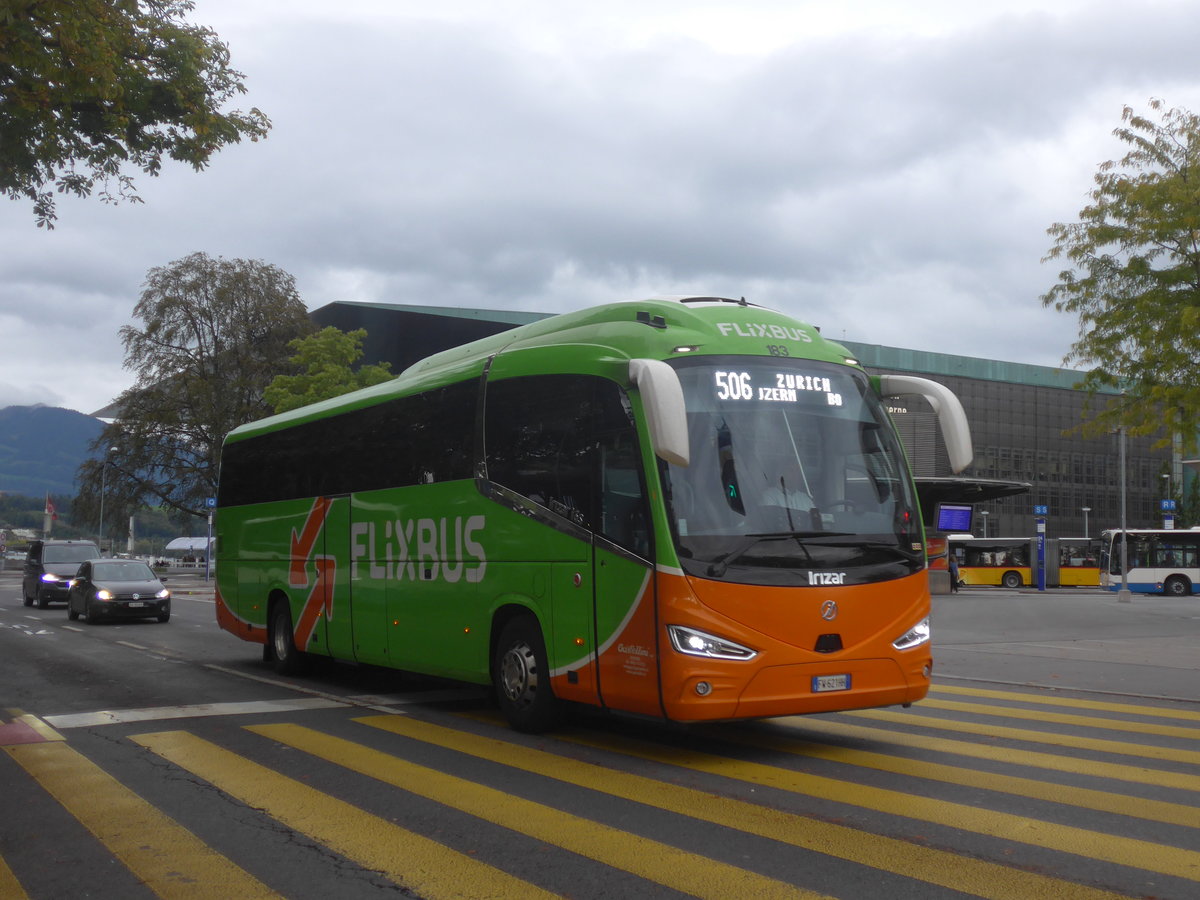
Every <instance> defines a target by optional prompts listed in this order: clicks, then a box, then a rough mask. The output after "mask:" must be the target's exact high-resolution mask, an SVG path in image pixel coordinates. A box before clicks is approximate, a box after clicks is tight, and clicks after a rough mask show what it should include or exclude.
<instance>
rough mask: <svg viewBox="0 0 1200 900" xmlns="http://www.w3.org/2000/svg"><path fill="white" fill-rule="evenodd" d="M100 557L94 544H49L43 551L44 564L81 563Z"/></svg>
mask: <svg viewBox="0 0 1200 900" xmlns="http://www.w3.org/2000/svg"><path fill="white" fill-rule="evenodd" d="M99 555H100V554H99V551H98V550H96V547H95V545H94V544H49V545H47V546H46V547H44V548H43V549H42V562H44V563H73V562H74V563H81V562H83V561H84V560H85V559H91V558H92V557H94V556H99Z"/></svg>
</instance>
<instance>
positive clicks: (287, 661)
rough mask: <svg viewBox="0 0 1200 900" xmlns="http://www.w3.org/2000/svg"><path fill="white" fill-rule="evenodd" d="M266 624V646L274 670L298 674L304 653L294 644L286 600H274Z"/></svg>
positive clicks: (282, 673)
mask: <svg viewBox="0 0 1200 900" xmlns="http://www.w3.org/2000/svg"><path fill="white" fill-rule="evenodd" d="M267 624H268V627H267V648H268V650H269V651H270V654H271V664H272V665H273V666H274V667H275V671H276V672H278V673H279V674H280V675H299V674H300V673H301V671H303V669H304V661H305V654H304V652H303V651H302V650H301V649H300V648H299V647H297V646H296V638H295V635H294V633H293V631H292V610H291V607H289V606H288V602H287V600H278V601H276V602H275V604H274V605H273V606H272V607H271V618H270V619H269V620H268V623H267Z"/></svg>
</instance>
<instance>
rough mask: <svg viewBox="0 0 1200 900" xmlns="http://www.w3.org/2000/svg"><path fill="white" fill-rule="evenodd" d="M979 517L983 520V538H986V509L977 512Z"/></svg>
mask: <svg viewBox="0 0 1200 900" xmlns="http://www.w3.org/2000/svg"><path fill="white" fill-rule="evenodd" d="M979 515H980V516H981V517H982V518H983V536H984V537H987V517H988V511H987V510H986V509H981V510H980V511H979Z"/></svg>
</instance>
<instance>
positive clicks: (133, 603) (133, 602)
mask: <svg viewBox="0 0 1200 900" xmlns="http://www.w3.org/2000/svg"><path fill="white" fill-rule="evenodd" d="M125 605H126V606H145V605H146V604H145V603H143V602H142V601H141V600H130V601H129V602H128V603H126V604H125Z"/></svg>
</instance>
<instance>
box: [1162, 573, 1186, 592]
mask: <svg viewBox="0 0 1200 900" xmlns="http://www.w3.org/2000/svg"><path fill="white" fill-rule="evenodd" d="M1163 593H1164V594H1166V595H1168V596H1170V597H1188V596H1190V595H1191V593H1192V583H1191V582H1190V581H1188V580H1187V579H1186V578H1184V577H1183V576H1182V575H1172V576H1171V577H1170V578H1168V579H1167V580H1166V581H1164V582H1163Z"/></svg>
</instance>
